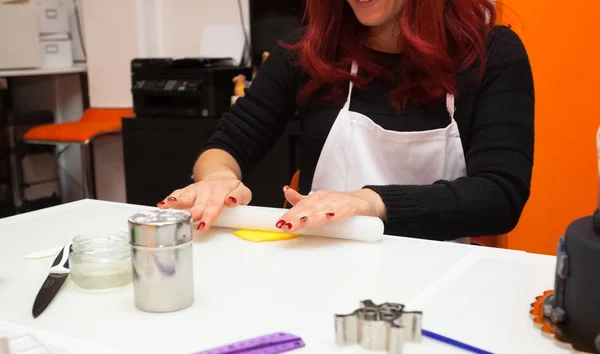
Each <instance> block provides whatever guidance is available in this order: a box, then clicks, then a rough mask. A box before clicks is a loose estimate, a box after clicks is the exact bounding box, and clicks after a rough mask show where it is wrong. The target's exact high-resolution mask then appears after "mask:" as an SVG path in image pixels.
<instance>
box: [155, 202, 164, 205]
mask: <svg viewBox="0 0 600 354" xmlns="http://www.w3.org/2000/svg"><path fill="white" fill-rule="evenodd" d="M156 205H165V202H158V204H156Z"/></svg>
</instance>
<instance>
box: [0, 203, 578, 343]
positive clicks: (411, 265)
mask: <svg viewBox="0 0 600 354" xmlns="http://www.w3.org/2000/svg"><path fill="white" fill-rule="evenodd" d="M145 209H149V208H147V207H142V206H134V205H126V204H118V203H111V202H101V201H92V200H83V201H79V202H74V203H70V204H64V205H61V206H58V207H53V208H49V209H45V210H40V211H36V212H32V213H28V214H23V215H19V216H15V217H11V218H7V219H0V321H5V322H9V323H12V324H16V325H22V326H27V327H31V328H34V329H36V330H40V331H44V333H45V332H46V331H49V332H52V333H55V334H57V335H61V336H66V337H69V338H73V339H75V340H81V341H85V342H89V343H92V344H96V345H102V346H108V347H110V348H114V349H115V350H114V352H115V353H116V352H129V353H173V354H175V353H193V352H195V351H200V350H203V349H209V348H212V347H215V346H220V345H224V344H227V343H230V342H234V341H238V340H242V339H246V338H251V337H254V336H259V335H262V334H267V333H272V332H277V331H287V332H290V333H293V334H296V335H299V336H301V337H302V338H303V339H304V341H305V343H306V347H305V348H303V349H300V350H297V351H295V352H292V353H296V352H297V353H298V354H300V353H315V354H324V353H331V354H336V353H340V354H344V353H353V354H358V353H370V352H368V351H365V350H362V349H361V348H359V347H358V346H354V347H347V348H338V347H336V346H335V343H334V322H333V315H334V314H335V313H349V312H351V311H352V310H354V309H355V308H356V307H357V306H358V304H359V301H361V300H364V299H372V300H373V301H375V302H386V301H389V302H401V303H405V304H407V305H409V309H415V310H423V312H424V317H423V327H424V328H425V329H428V330H430V331H434V332H438V333H440V334H443V335H446V336H449V337H451V338H455V339H457V340H460V341H463V342H466V343H469V344H471V345H474V346H478V347H482V348H484V349H486V350H489V351H492V352H494V353H545V354H553V353H557V354H558V353H568V351H566V350H565V349H562V348H559V347H558V346H557V345H555V344H554V343H553V341H552V340H550V339H547V338H545V337H543V336H542V334H541V332H540V331H539V330H538V329H537V328H535V327H534V325H533V323H532V320H531V319H530V317H529V314H528V311H529V304H530V303H531V302H532V301H533V300H534V298H535V296H537V295H540V294H541V293H542V292H543V291H545V290H547V289H551V288H552V283H553V271H554V261H555V260H554V257H549V256H542V255H532V254H527V253H524V252H517V251H508V250H501V249H492V248H484V247H477V246H467V245H461V244H454V243H445V242H429V241H423V240H415V239H406V238H399V237H386V238H385V239H384V240H383V241H382V242H381V243H376V244H371V243H360V242H349V241H343V240H334V239H326V238H313V237H301V238H297V239H293V240H288V241H284V242H276V243H249V242H247V241H244V240H241V239H239V238H237V237H236V236H234V235H232V234H231V230H225V229H220V230H216V229H215V230H211V231H209V232H206V233H203V234H200V233H198V234H197V235H196V240H195V244H194V263H195V265H194V266H195V269H194V271H195V291H196V301H195V303H194V305H193V306H192V307H190V308H188V309H186V310H183V311H179V312H174V313H169V314H150V313H144V312H141V311H139V310H137V309H136V308H135V306H134V304H133V293H132V287H131V285H129V286H126V287H123V288H119V289H116V290H109V291H98V292H86V291H84V290H81V289H79V288H78V287H77V286H76V285H75V284H73V283H72V282H71V281H70V280H67V282H66V283H65V285H64V286H63V288H62V290H61V291H60V292H59V294H58V295H57V296H56V298H55V299H54V300H53V302H52V303H51V304H50V306H49V307H48V308H47V309H46V311H45V312H44V313H43V314H42V315H41V316H40V317H39V318H37V319H35V320H34V319H33V318H32V316H31V307H32V304H33V300H34V298H35V296H36V294H37V292H38V290H39V287H40V285H41V284H42V282H43V281H44V279H45V278H46V276H47V273H48V268H49V265H50V263H51V262H52V260H53V258H54V257H51V258H45V259H41V260H25V259H24V256H25V255H27V254H29V253H31V252H34V251H38V250H43V249H46V248H52V247H57V246H61V245H63V244H65V243H66V242H68V241H69V240H70V239H71V238H72V237H73V236H74V235H76V234H78V233H81V232H85V231H86V230H90V229H98V228H100V229H111V230H123V231H125V230H127V217H128V216H129V215H131V214H133V213H135V212H137V211H140V210H145ZM80 345H83V344H81V343H80ZM79 348H82V347H79ZM118 350H121V351H118ZM79 352H82V353H83V352H85V353H91V350H87V351H86V350H73V351H70V352H69V353H79ZM103 352H104V353H108V352H109V351H108V350H106V349H104V351H103ZM110 352H113V351H110ZM405 352H406V353H407V354H417V353H436V354H438V353H465V352H463V351H460V350H457V349H454V348H452V347H448V346H446V345H443V344H439V343H437V342H435V341H432V340H430V339H427V338H424V340H423V342H422V343H420V344H407V345H406V350H405Z"/></svg>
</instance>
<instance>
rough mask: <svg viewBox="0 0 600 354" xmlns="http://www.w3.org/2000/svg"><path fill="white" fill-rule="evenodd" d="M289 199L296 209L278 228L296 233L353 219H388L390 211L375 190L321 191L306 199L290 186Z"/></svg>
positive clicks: (279, 223) (286, 191)
mask: <svg viewBox="0 0 600 354" xmlns="http://www.w3.org/2000/svg"><path fill="white" fill-rule="evenodd" d="M283 191H284V194H285V198H286V199H287V201H288V202H289V203H290V204H291V205H293V207H292V208H291V209H290V210H289V211H288V212H287V213H285V214H284V215H283V216H282V217H281V219H280V220H278V221H277V224H276V226H277V227H278V228H280V229H281V230H283V231H285V232H290V233H293V232H295V231H297V230H298V229H301V228H303V227H313V226H318V225H322V224H324V223H327V222H332V221H339V220H342V219H346V218H349V217H351V216H357V215H363V216H375V217H379V218H381V219H384V218H385V215H386V208H385V204H384V203H383V200H381V197H380V196H379V194H377V193H375V192H374V191H373V190H371V189H361V190H358V191H354V192H333V191H317V192H315V193H313V194H311V195H308V196H305V195H302V194H300V193H298V192H297V191H295V190H293V189H292V188H290V187H287V186H286V187H284V188H283Z"/></svg>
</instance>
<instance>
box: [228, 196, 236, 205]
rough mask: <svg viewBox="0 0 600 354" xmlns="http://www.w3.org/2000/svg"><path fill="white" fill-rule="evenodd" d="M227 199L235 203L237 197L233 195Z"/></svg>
mask: <svg viewBox="0 0 600 354" xmlns="http://www.w3.org/2000/svg"><path fill="white" fill-rule="evenodd" d="M229 201H230V202H232V203H233V204H237V199H235V198H234V197H229Z"/></svg>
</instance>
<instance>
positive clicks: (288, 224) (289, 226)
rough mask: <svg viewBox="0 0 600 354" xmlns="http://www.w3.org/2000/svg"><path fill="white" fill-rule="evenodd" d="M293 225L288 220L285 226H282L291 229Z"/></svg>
mask: <svg viewBox="0 0 600 354" xmlns="http://www.w3.org/2000/svg"><path fill="white" fill-rule="evenodd" d="M293 226H294V225H292V224H290V223H289V222H288V223H287V224H285V226H284V227H286V228H287V229H288V230H291V229H292V227H293Z"/></svg>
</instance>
